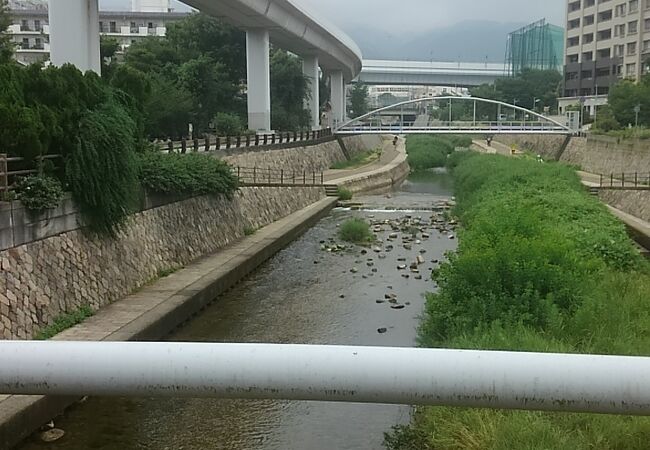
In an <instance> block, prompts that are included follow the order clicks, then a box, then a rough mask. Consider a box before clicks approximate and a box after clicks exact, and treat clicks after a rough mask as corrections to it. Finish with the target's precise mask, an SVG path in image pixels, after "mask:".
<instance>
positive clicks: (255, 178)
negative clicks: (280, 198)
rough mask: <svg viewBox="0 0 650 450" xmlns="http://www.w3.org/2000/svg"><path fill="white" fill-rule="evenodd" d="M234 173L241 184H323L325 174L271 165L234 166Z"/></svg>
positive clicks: (270, 185)
mask: <svg viewBox="0 0 650 450" xmlns="http://www.w3.org/2000/svg"><path fill="white" fill-rule="evenodd" d="M232 172H233V175H235V176H236V177H237V179H238V180H239V185H240V186H269V187H283V186H285V187H289V186H299V187H300V186H323V185H324V184H325V174H324V173H323V172H322V171H315V170H312V171H307V170H303V171H297V170H284V169H279V170H278V169H271V168H270V167H267V168H261V167H240V166H238V167H233V168H232Z"/></svg>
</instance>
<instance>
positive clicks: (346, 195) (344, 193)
mask: <svg viewBox="0 0 650 450" xmlns="http://www.w3.org/2000/svg"><path fill="white" fill-rule="evenodd" d="M336 192H337V194H338V196H339V200H343V201H348V200H352V197H353V194H352V191H351V190H349V189H346V188H344V187H340V186H339V187H338V188H337V190H336Z"/></svg>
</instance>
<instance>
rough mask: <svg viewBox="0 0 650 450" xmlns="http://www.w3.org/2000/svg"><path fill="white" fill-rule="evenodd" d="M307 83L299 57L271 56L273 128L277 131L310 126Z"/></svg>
mask: <svg viewBox="0 0 650 450" xmlns="http://www.w3.org/2000/svg"><path fill="white" fill-rule="evenodd" d="M307 86H308V80H307V78H305V76H304V75H303V73H302V63H301V61H300V59H298V57H296V56H293V55H290V54H289V53H287V52H285V51H284V50H275V51H273V53H272V55H271V127H272V128H273V129H275V130H285V131H291V130H299V129H301V128H307V127H309V126H310V117H309V111H307V110H306V109H305V108H304V99H305V98H307V95H308V91H307Z"/></svg>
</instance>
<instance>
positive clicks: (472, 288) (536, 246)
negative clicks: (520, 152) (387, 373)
mask: <svg viewBox="0 0 650 450" xmlns="http://www.w3.org/2000/svg"><path fill="white" fill-rule="evenodd" d="M454 178H455V181H456V197H457V201H458V205H457V207H456V208H455V211H454V212H455V213H456V214H457V215H458V216H459V218H460V221H461V223H462V224H463V229H462V230H461V231H460V232H459V248H458V252H457V253H456V254H455V255H453V256H452V257H451V258H450V260H449V262H448V263H446V264H443V266H442V267H441V268H440V269H439V270H438V271H437V272H436V274H435V276H434V278H435V279H436V280H437V282H438V284H439V292H438V293H437V294H435V295H431V296H429V298H428V301H427V313H426V315H425V317H424V320H423V324H422V327H421V329H420V339H421V342H422V343H423V344H424V345H427V346H431V347H450V348H467V349H490V350H516V351H542V352H553V351H555V352H565V353H594V354H622V355H639V356H646V355H648V354H649V352H648V348H650V346H649V344H650V333H648V329H649V328H650V323H648V319H647V318H648V317H650V305H648V303H647V299H648V298H650V268H649V267H648V264H647V262H645V261H643V259H642V258H641V257H640V256H639V255H638V253H637V252H636V251H635V249H634V246H633V245H632V243H631V241H630V240H629V238H628V237H627V236H626V233H625V230H624V228H623V226H622V225H621V224H620V223H618V222H617V221H616V220H615V219H614V218H613V217H612V216H611V215H610V214H609V212H608V211H607V209H606V208H605V207H604V206H603V205H602V204H600V203H599V202H598V201H597V199H595V198H594V197H592V196H590V195H589V194H588V193H587V192H586V191H585V189H584V188H583V187H582V186H581V184H580V180H579V179H578V177H577V176H576V174H575V173H574V171H573V170H572V169H571V168H569V167H565V166H561V165H558V164H538V163H536V162H535V161H534V160H525V159H517V158H503V157H500V156H493V155H477V154H470V155H467V157H466V158H465V159H463V160H462V161H461V162H460V165H459V166H458V167H457V168H456V169H455V171H454ZM648 433H650V421H649V420H648V419H647V418H630V417H621V416H600V415H588V414H557V413H538V412H516V411H499V410H478V409H463V408H460V409H459V408H420V409H418V410H417V413H416V414H415V415H414V418H413V421H412V424H411V425H410V426H408V427H399V428H397V429H396V432H395V433H393V434H392V435H389V436H388V437H387V443H388V446H389V448H390V449H391V450H414V449H421V448H435V449H442V450H444V449H450V450H451V449H457V448H470V449H490V450H492V449H499V450H500V449H504V450H505V449H510V448H526V449H549V448H553V449H555V448H558V449H559V448H576V449H589V448H599V449H618V448H626V449H639V450H641V449H645V448H647V438H646V437H647V435H648Z"/></svg>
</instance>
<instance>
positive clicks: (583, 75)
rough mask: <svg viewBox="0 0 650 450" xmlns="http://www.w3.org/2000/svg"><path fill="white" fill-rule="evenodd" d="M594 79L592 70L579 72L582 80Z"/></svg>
mask: <svg viewBox="0 0 650 450" xmlns="http://www.w3.org/2000/svg"><path fill="white" fill-rule="evenodd" d="M593 77H594V72H593V70H583V71H582V72H580V78H582V79H583V80H589V79H591V78H593Z"/></svg>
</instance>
